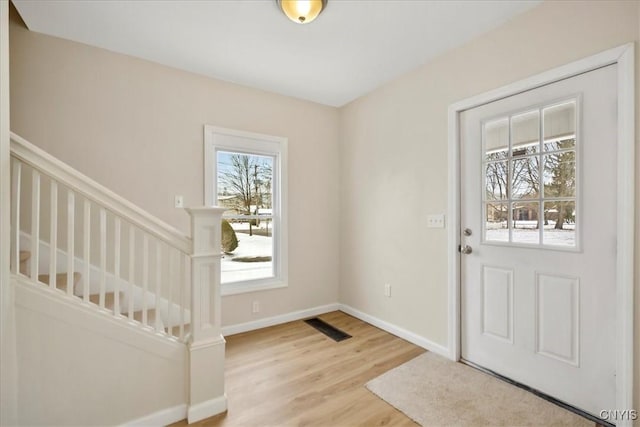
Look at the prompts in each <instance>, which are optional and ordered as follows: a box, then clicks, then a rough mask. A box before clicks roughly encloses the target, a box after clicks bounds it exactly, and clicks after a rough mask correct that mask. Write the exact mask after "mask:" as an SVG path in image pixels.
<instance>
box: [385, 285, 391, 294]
mask: <svg viewBox="0 0 640 427" xmlns="http://www.w3.org/2000/svg"><path fill="white" fill-rule="evenodd" d="M384 296H385V297H390V296H391V284H390V283H385V284H384Z"/></svg>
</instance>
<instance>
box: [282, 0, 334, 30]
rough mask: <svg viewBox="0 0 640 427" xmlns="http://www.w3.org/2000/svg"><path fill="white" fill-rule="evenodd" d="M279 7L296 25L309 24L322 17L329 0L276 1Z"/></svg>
mask: <svg viewBox="0 0 640 427" xmlns="http://www.w3.org/2000/svg"><path fill="white" fill-rule="evenodd" d="M276 3H278V7H279V8H280V10H282V12H283V13H284V14H285V15H287V18H289V19H291V20H292V21H293V22H295V23H296V24H308V23H309V22H311V21H313V20H314V19H316V18H317V17H318V15H320V13H321V12H322V11H323V10H324V8H325V7H326V6H327V0H276Z"/></svg>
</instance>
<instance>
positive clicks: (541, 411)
mask: <svg viewBox="0 0 640 427" xmlns="http://www.w3.org/2000/svg"><path fill="white" fill-rule="evenodd" d="M367 388H368V389H369V390H370V391H372V392H373V393H375V394H377V395H378V396H379V397H380V398H382V399H383V400H385V401H386V402H387V403H389V404H391V405H393V406H394V407H395V408H397V409H399V410H400V411H402V412H404V413H405V414H406V415H407V416H408V417H409V418H411V419H413V420H414V421H415V422H417V423H418V424H420V425H423V426H443V425H446V426H453V425H455V426H591V427H593V425H594V423H593V422H592V421H588V420H586V419H585V418H582V417H580V416H578V415H576V414H574V413H572V412H569V411H566V410H564V409H562V408H560V407H559V406H556V405H554V404H553V403H550V402H547V401H546V400H544V399H541V398H539V397H538V396H535V395H534V394H532V393H529V392H527V391H525V390H522V389H520V388H518V387H516V386H513V385H511V384H508V383H506V382H504V381H501V380H499V379H497V378H494V377H492V376H490V375H487V374H485V373H483V372H480V371H478V370H477V369H474V368H471V367H469V366H466V365H463V364H461V363H455V362H452V361H450V360H447V359H445V358H443V357H441V356H438V355H436V354H434V353H431V352H426V353H424V354H421V355H420V356H418V357H416V358H415V359H413V360H410V361H409V362H407V363H405V364H404V365H400V366H398V367H397V368H395V369H392V370H390V371H388V372H386V373H384V374H382V375H380V376H379V377H377V378H375V379H373V380H371V381H369V382H368V383H367Z"/></svg>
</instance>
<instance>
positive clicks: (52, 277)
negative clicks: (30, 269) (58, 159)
mask: <svg viewBox="0 0 640 427" xmlns="http://www.w3.org/2000/svg"><path fill="white" fill-rule="evenodd" d="M49 215H50V216H51V224H50V227H49V234H50V236H49V237H50V239H49V240H50V242H49V243H50V245H49V249H50V252H49V286H50V287H52V288H54V289H55V288H56V287H57V286H58V285H57V283H56V282H57V280H56V275H57V268H58V183H57V182H55V181H54V180H51V210H50V213H49Z"/></svg>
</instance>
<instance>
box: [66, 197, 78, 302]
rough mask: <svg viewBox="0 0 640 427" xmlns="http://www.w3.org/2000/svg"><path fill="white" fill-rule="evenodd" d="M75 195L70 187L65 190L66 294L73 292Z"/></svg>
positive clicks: (70, 294)
mask: <svg viewBox="0 0 640 427" xmlns="http://www.w3.org/2000/svg"><path fill="white" fill-rule="evenodd" d="M75 216H76V197H75V194H74V193H73V191H71V189H69V190H68V192H67V295H69V296H72V295H73V293H74V289H73V286H74V283H73V282H74V280H73V269H74V266H73V264H74V261H75V258H76V256H75V247H74V246H75V241H74V239H75V227H76V219H75Z"/></svg>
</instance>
